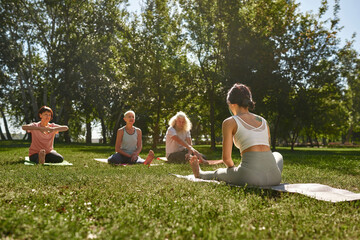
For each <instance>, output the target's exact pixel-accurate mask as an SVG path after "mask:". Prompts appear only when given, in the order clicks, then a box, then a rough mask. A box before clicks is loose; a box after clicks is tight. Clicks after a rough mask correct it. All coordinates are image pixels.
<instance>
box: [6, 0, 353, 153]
mask: <svg viewBox="0 0 360 240" xmlns="http://www.w3.org/2000/svg"><path fill="white" fill-rule="evenodd" d="M126 2H127V1H125V0H109V1H103V0H101V1H71V0H61V1H42V0H36V1H26V0H19V1H10V0H2V1H1V4H0V17H1V19H2V20H1V23H2V24H1V26H0V38H1V39H0V40H1V41H0V69H1V72H0V84H1V89H0V100H1V103H0V110H1V112H2V113H6V114H8V115H10V116H13V117H15V118H16V119H17V120H18V124H19V125H21V124H23V123H29V122H31V121H36V120H38V119H37V109H38V108H39V107H40V106H42V105H48V106H50V107H51V108H52V109H53V110H54V113H55V118H54V121H56V122H58V123H60V124H66V125H69V126H70V129H71V130H70V131H69V132H67V133H66V134H64V136H63V137H62V138H63V140H65V141H67V142H69V141H71V140H73V141H79V140H81V139H82V138H83V137H84V136H86V137H85V139H86V142H88V143H89V142H91V138H92V136H91V132H92V131H93V124H94V122H99V123H100V125H101V130H102V139H103V142H104V143H106V142H107V141H108V140H110V141H111V142H114V141H115V137H116V131H117V129H118V128H119V127H120V126H121V125H122V124H123V122H122V117H123V113H124V112H125V111H127V110H129V109H132V110H134V111H135V112H136V113H137V126H138V127H140V128H141V129H142V130H143V134H144V136H145V137H147V139H149V140H151V142H152V145H153V147H156V146H157V144H158V143H160V142H161V141H162V139H163V138H164V134H165V132H166V128H167V122H168V119H170V117H171V116H173V115H174V114H175V113H176V112H177V111H180V110H182V111H184V112H186V113H187V114H188V115H189V117H190V119H191V120H192V122H193V130H192V135H193V137H194V140H195V141H196V142H201V141H203V140H209V141H210V143H211V147H212V148H215V146H216V143H219V142H221V122H222V121H223V119H225V118H226V117H227V116H229V112H228V109H227V105H226V102H225V96H226V92H227V90H228V89H229V88H230V87H231V86H232V85H233V84H234V83H235V82H242V83H245V84H247V85H249V86H250V88H251V89H252V91H253V98H254V100H255V101H256V102H257V104H256V109H255V112H256V113H257V114H260V115H263V116H265V117H266V119H267V120H268V121H269V125H270V127H271V135H272V146H273V148H275V146H276V145H277V144H279V143H282V144H289V145H291V146H292V147H294V146H295V143H299V142H300V141H303V142H310V143H311V144H313V143H315V144H320V142H323V143H326V142H327V141H330V140H338V139H342V140H343V142H349V141H354V139H355V138H354V137H353V136H355V135H354V134H356V133H357V132H359V124H358V123H359V120H360V115H359V112H360V111H359V110H360V102H359V99H360V97H359V92H360V89H359V86H360V82H359V75H360V72H359V54H358V53H357V52H356V51H355V50H354V49H353V42H351V41H350V42H348V43H347V44H346V45H345V46H340V42H339V38H338V32H339V31H341V26H339V18H338V17H337V14H338V11H339V9H340V5H339V2H338V1H336V2H335V6H334V9H333V16H332V17H331V18H329V19H325V20H323V16H324V14H325V13H326V12H328V11H329V6H328V3H327V1H322V4H321V7H320V8H319V11H318V13H316V14H312V13H301V12H299V11H298V10H299V6H298V4H296V3H295V1H289V0H275V1H270V0H261V1H258V0H247V1H231V0H223V1H219V0H203V1H195V0H166V1H160V0H146V1H143V2H142V3H143V6H142V11H141V12H140V13H139V14H134V13H129V12H128V11H127V9H126ZM4 119H5V120H6V117H5V114H4ZM5 122H6V121H5ZM0 130H1V129H0ZM6 131H7V130H5V132H6ZM0 133H1V139H5V138H7V137H5V135H4V134H3V131H2V130H1V131H0ZM6 134H7V135H10V134H9V133H6Z"/></svg>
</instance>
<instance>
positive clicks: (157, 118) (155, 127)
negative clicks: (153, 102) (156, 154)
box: [152, 94, 162, 149]
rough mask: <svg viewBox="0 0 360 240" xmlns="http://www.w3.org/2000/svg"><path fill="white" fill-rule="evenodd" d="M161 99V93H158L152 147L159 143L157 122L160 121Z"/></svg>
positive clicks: (154, 147)
mask: <svg viewBox="0 0 360 240" xmlns="http://www.w3.org/2000/svg"><path fill="white" fill-rule="evenodd" d="M161 101H162V96H161V94H159V95H158V104H157V109H156V121H155V126H154V132H153V144H152V148H153V149H156V147H157V144H158V143H159V135H160V129H159V122H160V113H161Z"/></svg>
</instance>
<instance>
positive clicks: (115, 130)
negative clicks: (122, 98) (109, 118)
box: [100, 111, 122, 144]
mask: <svg viewBox="0 0 360 240" xmlns="http://www.w3.org/2000/svg"><path fill="white" fill-rule="evenodd" d="M121 116H122V114H121V111H120V113H119V115H118V118H117V120H116V123H115V126H114V128H113V135H112V137H111V143H112V144H115V141H116V135H117V130H118V129H119V128H120V121H121ZM100 119H102V118H100ZM102 121H103V120H102Z"/></svg>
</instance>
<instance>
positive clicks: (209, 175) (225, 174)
mask: <svg viewBox="0 0 360 240" xmlns="http://www.w3.org/2000/svg"><path fill="white" fill-rule="evenodd" d="M282 168H283V157H282V155H281V154H280V153H278V152H274V153H272V152H271V151H268V152H246V153H244V154H243V155H242V160H241V163H240V165H239V166H238V167H233V168H219V169H217V170H215V171H201V170H200V178H201V179H205V180H211V179H216V180H219V181H224V182H227V183H230V184H234V185H241V186H244V185H248V186H260V187H261V186H274V185H279V184H280V182H281V172H282Z"/></svg>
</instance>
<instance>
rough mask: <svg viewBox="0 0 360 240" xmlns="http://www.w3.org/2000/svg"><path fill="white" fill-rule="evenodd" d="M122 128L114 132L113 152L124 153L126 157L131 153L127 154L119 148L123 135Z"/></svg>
mask: <svg viewBox="0 0 360 240" xmlns="http://www.w3.org/2000/svg"><path fill="white" fill-rule="evenodd" d="M124 131H125V130H124V129H119V130H118V131H117V134H116V142H115V152H118V153H120V154H121V155H124V156H126V157H131V155H129V154H127V153H126V152H124V151H123V150H121V143H122V139H123V136H124Z"/></svg>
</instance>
